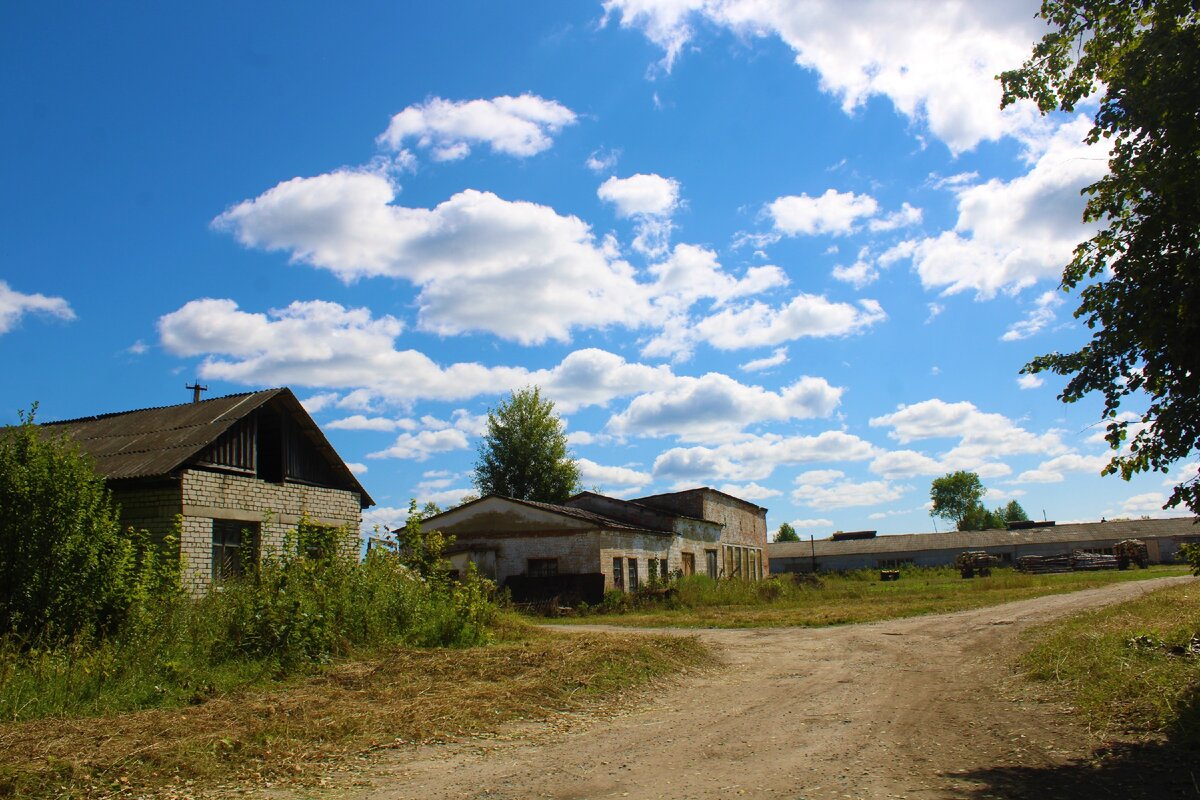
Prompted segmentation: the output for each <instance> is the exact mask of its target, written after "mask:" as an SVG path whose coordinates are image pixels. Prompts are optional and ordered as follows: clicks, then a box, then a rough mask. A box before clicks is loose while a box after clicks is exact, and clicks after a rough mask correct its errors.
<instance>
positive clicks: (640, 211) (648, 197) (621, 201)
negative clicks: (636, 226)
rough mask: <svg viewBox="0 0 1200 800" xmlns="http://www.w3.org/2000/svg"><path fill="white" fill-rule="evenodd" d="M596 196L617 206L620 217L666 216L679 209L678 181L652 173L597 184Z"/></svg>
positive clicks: (614, 178)
mask: <svg viewBox="0 0 1200 800" xmlns="http://www.w3.org/2000/svg"><path fill="white" fill-rule="evenodd" d="M596 195H597V196H598V197H599V198H600V199H601V200H604V201H606V202H609V203H612V204H613V205H614V206H616V208H617V214H618V215H619V216H622V217H638V216H651V217H669V216H671V214H673V213H675V209H676V208H678V207H679V181H677V180H675V179H673V178H664V177H662V176H661V175H655V174H653V173H651V174H649V175H646V174H643V173H638V174H637V175H631V176H630V177H628V178H617V177H612V178H609V179H608V180H606V181H605V182H604V183H602V184H600V188H599V189H598V190H596Z"/></svg>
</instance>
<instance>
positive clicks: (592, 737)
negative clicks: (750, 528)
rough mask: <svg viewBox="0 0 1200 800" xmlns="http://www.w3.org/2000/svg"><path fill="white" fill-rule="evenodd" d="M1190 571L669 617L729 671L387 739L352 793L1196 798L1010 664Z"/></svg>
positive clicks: (1182, 780) (426, 796)
mask: <svg viewBox="0 0 1200 800" xmlns="http://www.w3.org/2000/svg"><path fill="white" fill-rule="evenodd" d="M1185 580H1191V578H1161V579H1155V580H1149V581H1138V582H1130V583H1121V584H1114V585H1111V586H1107V587H1103V588H1099V589H1091V590H1086V591H1081V592H1074V593H1071V594H1064V595H1053V596H1047V597H1040V598H1036V599H1033V600H1025V601H1020V602H1015V603H1008V604H1005V605H1001V606H992V607H989V608H982V609H977V610H973V611H964V612H959V613H954V614H942V615H935V616H924V617H914V618H910V619H903V620H892V621H887V622H879V623H873V624H867V625H853V626H846V627H836V628H815V629H805V628H766V629H746V630H702V631H695V630H687V631H677V632H678V633H680V634H684V635H698V636H700V637H701V638H702V639H704V640H705V641H707V642H710V643H712V644H714V645H716V646H717V648H718V650H719V651H720V652H721V653H722V654H723V658H724V660H725V661H726V662H727V668H725V669H722V670H716V671H712V672H706V673H703V674H700V675H692V676H686V677H684V678H683V679H682V680H680V681H677V682H672V683H671V684H669V685H667V686H663V687H660V689H659V690H657V691H656V692H655V693H654V694H653V695H651V696H650V697H648V698H645V697H643V698H641V699H640V700H639V701H638V702H637V704H636V707H631V708H628V709H625V710H622V711H621V712H619V713H617V714H615V715H611V716H610V715H604V716H599V717H596V716H591V717H580V716H576V715H569V716H565V717H563V718H560V719H558V720H554V721H551V722H549V723H538V724H530V725H525V726H520V727H514V728H512V729H509V730H506V732H505V733H504V734H502V735H500V736H497V737H490V738H474V739H469V740H466V741H461V742H453V743H448V744H440V745H428V746H422V747H415V748H409V749H401V750H397V751H394V752H392V753H389V754H388V755H387V756H385V757H384V758H383V759H382V760H381V761H380V763H379V764H378V766H377V768H375V769H373V770H372V774H371V775H370V776H366V777H369V779H370V784H371V786H370V788H368V789H363V790H360V791H359V792H358V795H357V796H359V797H361V798H364V800H401V798H422V799H423V800H434V799H435V798H477V799H478V800H508V799H510V798H533V797H542V798H557V799H558V800H569V799H570V798H621V797H630V798H729V797H738V796H746V797H768V798H773V797H781V798H797V799H798V798H807V799H808V800H825V799H826V798H839V799H841V798H911V799H912V800H933V799H934V798H937V799H938V800H941V799H942V798H985V797H1005V798H1016V797H1029V798H1049V797H1089V798H1090V797H1107V796H1110V797H1156V798H1157V797H1175V796H1178V797H1200V788H1197V789H1196V791H1195V792H1193V790H1192V787H1193V781H1194V780H1195V779H1194V778H1193V779H1192V780H1188V775H1187V770H1186V769H1185V770H1182V772H1180V771H1178V770H1177V771H1175V772H1173V773H1167V772H1165V771H1164V772H1162V773H1156V772H1154V770H1153V769H1151V768H1149V767H1147V768H1146V769H1143V768H1142V767H1141V766H1131V764H1132V763H1134V762H1128V759H1129V758H1133V759H1135V761H1136V759H1137V758H1140V755H1139V753H1138V752H1132V753H1126V754H1125V755H1124V758H1126V760H1127V761H1126V762H1122V761H1121V758H1120V757H1114V759H1113V760H1112V763H1113V764H1118V765H1119V764H1122V763H1124V769H1119V770H1115V771H1114V770H1112V769H1111V768H1105V767H1104V766H1101V767H1097V766H1096V765H1095V763H1094V759H1093V754H1094V748H1095V747H1096V745H1097V742H1096V740H1095V738H1094V737H1092V736H1090V735H1089V734H1088V732H1087V731H1086V730H1084V729H1083V728H1082V727H1081V726H1080V725H1079V723H1078V722H1077V721H1076V720H1075V719H1074V718H1073V717H1072V716H1071V715H1070V713H1069V709H1066V708H1064V707H1063V706H1061V705H1058V704H1055V703H1050V702H1040V701H1038V700H1037V699H1036V698H1035V697H1034V695H1033V692H1032V689H1031V688H1030V687H1029V686H1028V685H1026V684H1024V683H1023V682H1022V681H1020V680H1019V679H1018V678H1016V677H1015V676H1014V675H1013V674H1012V672H1011V668H1010V666H1009V664H1010V663H1011V662H1010V655H1011V654H1012V653H1013V652H1014V650H1015V648H1017V647H1019V645H1020V641H1019V637H1020V633H1021V632H1022V631H1023V630H1025V629H1027V628H1028V627H1030V626H1031V625H1036V624H1039V623H1042V622H1046V621H1048V620H1052V619H1055V618H1058V617H1061V616H1064V615H1066V614H1070V613H1072V612H1075V611H1079V610H1083V609H1087V608H1095V607H1099V606H1102V605H1107V604H1110V603H1116V602H1120V601H1123V600H1127V599H1131V598H1133V597H1137V596H1139V595H1141V594H1143V593H1145V592H1147V591H1151V590H1153V589H1157V588H1162V587H1163V586H1166V585H1168V584H1171V583H1176V582H1179V581H1185ZM589 629H590V630H594V629H596V626H589ZM567 630H570V629H567ZM611 630H614V631H615V632H617V633H619V634H622V635H636V632H632V631H630V630H629V629H627V628H613V629H611ZM655 632H662V631H661V630H657V631H655ZM1144 755H1148V756H1152V755H1153V754H1144ZM1149 760H1150V761H1153V758H1150V759H1149ZM1147 763H1149V762H1147ZM1110 767H1111V765H1110ZM1106 769H1108V771H1106Z"/></svg>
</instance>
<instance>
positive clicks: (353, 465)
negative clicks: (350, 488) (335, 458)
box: [346, 461, 367, 475]
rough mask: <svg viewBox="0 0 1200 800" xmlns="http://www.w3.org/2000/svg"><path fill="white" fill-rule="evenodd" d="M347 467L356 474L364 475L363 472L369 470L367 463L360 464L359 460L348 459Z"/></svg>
mask: <svg viewBox="0 0 1200 800" xmlns="http://www.w3.org/2000/svg"><path fill="white" fill-rule="evenodd" d="M346 469H348V470H350V471H351V472H353V473H354V474H355V475H363V474H366V471H367V465H366V464H360V463H359V462H357V461H347V462H346Z"/></svg>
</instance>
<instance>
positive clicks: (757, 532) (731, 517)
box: [704, 492, 771, 577]
mask: <svg viewBox="0 0 1200 800" xmlns="http://www.w3.org/2000/svg"><path fill="white" fill-rule="evenodd" d="M704 519H710V520H713V521H714V522H720V523H721V524H723V525H724V526H725V528H724V530H723V531H722V532H721V543H722V544H723V545H733V546H736V547H742V548H749V549H750V552H749V558H750V562H751V565H754V564H758V563H759V562H761V567H754V568H753V569H750V570H749V571H747V570H746V569H745V568H744V567H745V562H741V563H742V564H743V569H741V570H740V572H739V574H742V575H743V576H747V577H754V576H755V575H757V577H766V576H767V575H769V574H770V573H771V569H770V562H769V560H768V558H767V518H766V515H765V514H759V513H758V512H755V511H752V510H751V509H749V508H747V507H746V506H744V505H742V504H741V503H738V502H736V501H734V500H732V499H730V498H726V497H722V496H721V495H719V494H714V493H712V492H705V494H704ZM731 555H732V557H734V558H738V557H739V554H738V553H737V552H736V551H735V552H734V553H733V554H731ZM726 572H727V574H733V570H731V569H727V571H726Z"/></svg>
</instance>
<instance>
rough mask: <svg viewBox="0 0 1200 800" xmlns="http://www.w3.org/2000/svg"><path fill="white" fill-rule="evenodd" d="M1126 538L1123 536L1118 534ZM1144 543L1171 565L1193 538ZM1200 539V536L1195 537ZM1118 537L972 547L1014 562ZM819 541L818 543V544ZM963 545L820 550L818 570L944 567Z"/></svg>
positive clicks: (783, 565) (804, 566)
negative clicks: (929, 547)
mask: <svg viewBox="0 0 1200 800" xmlns="http://www.w3.org/2000/svg"><path fill="white" fill-rule="evenodd" d="M1121 538H1125V537H1121ZM1139 538H1140V539H1141V540H1142V541H1144V542H1146V549H1147V550H1148V552H1149V555H1150V561H1151V563H1157V564H1171V563H1175V561H1176V560H1177V558H1178V553H1179V545H1180V544H1181V543H1182V542H1183V541H1187V540H1189V539H1191V538H1193V537H1183V536H1146V535H1142V536H1140V537H1139ZM1195 538H1196V539H1197V540H1200V536H1197V537H1195ZM1118 541H1120V539H1118V538H1098V539H1093V540H1089V541H1078V540H1075V541H1069V542H1061V541H1059V542H1055V541H1044V542H1036V543H1028V542H1026V543H1021V544H1011V545H1001V546H993V547H986V546H985V547H977V548H971V549H975V550H983V551H984V552H987V553H991V554H992V555H995V556H997V557H999V558H1001V560H1002V562H1003V563H1005V564H1010V563H1015V562H1016V559H1018V558H1020V557H1021V556H1053V555H1059V554H1061V553H1069V552H1071V551H1073V550H1091V551H1107V552H1111V551H1112V547H1113V545H1114V544H1116V543H1117V542H1118ZM818 544H820V543H818ZM963 549H964V548H954V549H936V550H934V549H911V550H894V551H886V552H863V553H837V554H830V553H824V554H823V553H821V552H820V550H818V552H817V569H818V570H819V571H827V572H828V571H838V570H853V569H877V568H880V567H889V568H890V567H893V566H897V565H898V562H907V563H911V564H913V565H914V566H918V567H944V566H951V565H953V564H954V559H955V558H956V557H957V556H958V554H959V553H961V552H963ZM773 563H774V564H775V568H776V571H777V572H810V571H811V569H812V558H811V556H792V557H787V558H780V557H778V556H776V557H775V559H774V560H773Z"/></svg>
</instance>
